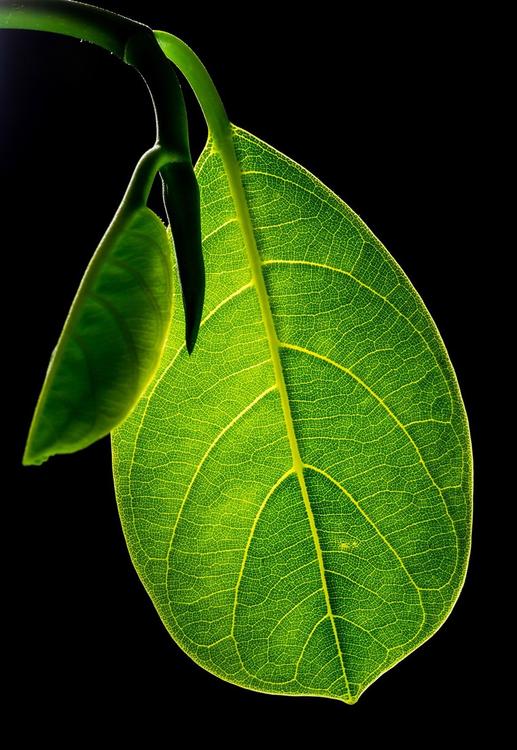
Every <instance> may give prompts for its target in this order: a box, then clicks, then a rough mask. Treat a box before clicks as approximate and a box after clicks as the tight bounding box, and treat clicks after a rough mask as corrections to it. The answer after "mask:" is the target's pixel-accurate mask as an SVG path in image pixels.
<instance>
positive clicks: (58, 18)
mask: <svg viewBox="0 0 517 750" xmlns="http://www.w3.org/2000/svg"><path fill="white" fill-rule="evenodd" d="M0 28H3V29H27V30H32V31H52V32H54V33H55V34H65V35H66V36H73V37H75V38H76V39H86V40H87V41H88V42H92V43H93V44H97V45H98V46H99V47H103V48H104V49H107V50H108V51H109V52H113V54H115V55H117V57H120V58H122V59H124V51H125V48H126V43H127V40H128V39H129V37H131V36H133V34H136V33H138V32H143V31H146V30H148V27H147V26H144V24H141V23H138V22H137V21H132V20H131V19H129V18H125V17H124V16H119V15H117V14H116V13H110V11H108V10H102V9H101V8H96V7H95V6H93V5H86V4H85V3H76V2H66V1H65V0H23V2H22V1H21V0H3V1H2V5H1V7H0Z"/></svg>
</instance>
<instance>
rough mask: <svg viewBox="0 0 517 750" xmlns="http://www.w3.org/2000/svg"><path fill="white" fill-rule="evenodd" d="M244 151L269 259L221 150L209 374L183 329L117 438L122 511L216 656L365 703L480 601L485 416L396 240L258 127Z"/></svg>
mask: <svg viewBox="0 0 517 750" xmlns="http://www.w3.org/2000/svg"><path fill="white" fill-rule="evenodd" d="M234 142H235V147H236V151H237V156H238V159H239V161H240V164H241V168H242V180H243V184H244V188H245V192H246V195H247V198H248V202H249V207H250V212H251V220H252V225H253V233H254V237H255V239H256V246H257V249H256V250H255V249H254V247H253V237H251V236H250V233H248V236H247V237H243V233H242V226H241V222H240V221H239V220H238V219H237V218H236V210H235V206H234V203H233V201H232V199H231V197H230V192H229V185H228V181H227V178H226V176H225V173H224V171H223V166H222V162H221V159H220V157H219V155H218V154H217V152H216V151H215V149H213V148H212V147H211V144H209V145H208V146H207V148H206V149H205V151H204V153H203V154H202V156H201V159H200V161H199V164H198V167H197V172H198V175H199V181H200V188H201V205H202V220H203V229H204V235H205V239H204V251H205V255H206V265H207V298H206V307H205V311H206V313H205V317H204V320H203V322H202V325H201V330H200V336H199V341H198V344H197V348H196V350H195V351H194V354H193V355H192V356H191V357H190V358H189V357H188V355H187V353H186V351H185V348H184V345H183V342H182V336H181V325H180V324H179V321H180V317H179V313H178V317H177V321H176V324H174V325H173V326H172V327H171V332H170V337H169V340H168V344H167V349H166V352H165V355H164V357H163V359H162V365H161V368H160V370H159V371H158V374H157V376H156V377H155V379H154V381H153V383H152V384H151V386H150V387H149V389H148V390H147V392H146V394H145V397H144V398H143V399H142V400H141V401H140V403H139V404H138V406H137V407H136V409H135V410H134V412H133V413H132V415H131V416H130V418H129V419H128V420H127V421H126V422H124V423H123V424H122V425H121V426H120V427H119V428H118V429H117V430H116V432H115V433H114V438H113V442H114V471H115V479H116V489H117V496H118V502H119V507H120V514H121V518H122V523H123V527H124V531H125V534H126V537H127V541H128V545H129V549H130V552H131V556H132V559H133V561H134V564H135V566H136V569H137V570H138V572H139V574H140V576H141V578H142V581H143V582H144V584H145V586H146V588H147V590H148V592H149V594H150V596H151V598H152V599H153V601H154V603H155V605H156V607H157V609H158V611H159V613H160V615H161V617H162V619H163V621H164V623H165V624H166V626H167V628H168V629H169V631H170V633H171V634H172V636H173V637H174V638H175V640H176V641H177V642H178V643H179V644H180V645H181V647H182V648H183V649H184V650H185V651H186V652H187V653H189V654H190V655H191V656H192V658H193V659H194V660H195V661H196V662H198V663H199V664H201V665H202V666H204V667H205V668H206V669H208V670H210V671H211V672H213V673H215V674H217V675H219V676H221V677H223V678H224V679H226V680H229V681H231V682H233V683H236V684H238V685H242V686H245V687H249V688H253V689H255V690H261V691H265V692H274V693H286V694H305V695H322V696H328V697H331V698H337V699H341V700H343V701H345V702H347V703H351V702H354V701H355V700H357V697H358V696H359V695H360V693H361V692H362V691H363V690H364V689H365V688H366V687H367V686H368V685H369V684H370V683H371V682H372V681H373V680H375V679H376V678H377V677H378V676H379V675H380V674H381V673H382V672H385V671H386V670H387V669H389V668H390V667H391V666H393V665H394V664H395V663H396V662H398V661H399V660H400V659H402V658H403V657H404V656H405V655H407V654H408V653H409V652H410V651H412V650H414V649H415V648H416V647H417V646H418V645H419V644H421V643H422V642H423V641H425V640H426V639H427V638H429V636H430V635H431V634H432V633H433V632H434V631H435V630H436V629H437V628H438V627H439V625H440V624H441V623H442V622H443V621H444V619H445V618H446V616H447V614H448V613H449V611H450V610H451V607H452V605H453V603H454V601H455V600H456V598H457V596H458V592H459V590H460V588H461V585H462V582H463V578H464V574H465V568H466V562H467V557H468V549H469V537H470V515H471V514H470V502H471V458H470V446H469V437H468V428H467V422H466V417H465V412H464V409H463V405H462V401H461V397H460V394H459V391H458V386H457V384H456V380H455V376H454V373H453V370H452V368H451V365H450V363H449V360H448V357H447V353H446V351H445V349H444V346H443V344H442V342H441V340H440V338H439V335H438V333H437V331H436V328H435V327H434V324H433V322H432V320H431V318H430V317H429V314H428V313H427V311H426V309H425V307H424V305H423V304H422V302H421V300H420V299H419V297H418V295H417V294H416V292H415V290H414V289H413V288H412V286H411V284H410V283H409V281H408V279H407V278H406V277H405V276H404V274H403V272H402V271H401V270H400V268H399V267H398V266H397V264H396V263H395V262H394V260H393V259H392V258H391V257H390V256H389V254H388V253H387V252H386V250H385V249H384V248H383V246H382V245H381V244H380V242H379V241H378V240H377V239H376V238H375V237H374V236H373V235H372V233H371V232H370V231H369V230H368V228H367V227H366V226H365V225H364V224H363V223H362V222H361V220H360V219H359V218H358V217H357V216H356V215H355V214H354V213H353V212H352V211H351V210H350V209H349V208H348V207H347V206H346V205H345V204H344V203H343V202H342V201H341V200H339V199H338V198H337V197H336V196H335V195H333V194H332V193H331V192H330V191H329V190H328V189H327V188H326V187H325V186H324V185H322V184H321V183H320V182H318V180H316V179H315V178H314V177H313V176H312V175H310V174H309V173H308V172H306V171H305V170H304V169H302V168H301V167H299V166H298V165H297V164H295V163H294V162H292V161H290V160H289V159H287V158H286V157H284V156H282V155H281V154H279V153H278V152H276V151H275V150H273V149H272V148H270V147H269V146H267V145H266V144H264V143H262V142H261V141H259V140H257V139H256V138H255V137H253V136H251V135H249V134H248V133H246V132H244V131H242V130H235V131H234ZM246 244H247V245H248V249H247V250H246V248H245V245H246ZM262 279H264V280H265V286H264V284H263V282H262ZM266 290H267V292H266Z"/></svg>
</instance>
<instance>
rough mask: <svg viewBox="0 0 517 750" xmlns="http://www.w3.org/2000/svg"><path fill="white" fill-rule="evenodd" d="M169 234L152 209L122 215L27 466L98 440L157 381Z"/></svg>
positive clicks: (88, 276) (80, 304)
mask: <svg viewBox="0 0 517 750" xmlns="http://www.w3.org/2000/svg"><path fill="white" fill-rule="evenodd" d="M172 284H173V262H172V248H171V244H170V240H169V238H168V236H167V231H166V229H165V227H164V225H163V223H162V222H161V220H160V219H159V218H158V216H156V214H155V213H153V211H151V210H150V209H149V208H147V207H142V208H138V209H136V210H135V211H132V212H131V213H130V214H129V216H126V217H124V218H122V217H119V218H118V219H115V221H114V222H113V224H112V225H111V227H110V229H109V230H108V231H107V232H106V234H105V236H104V238H103V239H102V241H101V243H100V245H99V247H98V248H97V251H96V252H95V255H94V256H93V258H92V260H91V262H90V264H89V266H88V268H87V270H86V273H85V275H84V278H83V280H82V282H81V285H80V287H79V290H78V292H77V294H76V297H75V299H74V301H73V304H72V307H71V308H70V312H69V314H68V318H67V320H66V322H65V326H64V328H63V331H62V333H61V336H60V339H59V341H58V344H57V347H56V349H55V351H54V353H53V355H52V357H51V360H50V365H49V368H48V371H47V375H46V379H45V382H44V384H43V388H42V391H41V394H40V397H39V400H38V404H37V406H36V411H35V413H34V417H33V420H32V424H31V428H30V432H29V438H28V441H27V446H26V449H25V455H24V458H23V463H24V464H26V465H28V464H41V463H43V462H44V461H45V460H46V459H47V458H49V457H50V456H53V455H56V454H58V453H72V452H74V451H77V450H80V449H81V448H85V447H86V446H88V445H91V444H92V443H94V442H95V441H96V440H98V439H99V438H101V437H103V436H105V435H107V434H108V433H109V432H110V431H111V430H112V429H113V428H114V427H115V426H116V425H118V424H120V422H122V421H123V420H124V419H125V418H126V417H127V415H128V414H129V412H130V411H131V410H132V408H133V406H134V405H135V403H136V402H137V401H138V399H139V397H140V396H141V395H142V392H143V391H144V389H145V388H146V386H147V384H148V382H149V380H150V379H151V378H152V376H153V374H154V372H155V370H156V368H157V366H158V363H159V361H160V357H161V354H162V349H163V346H164V342H165V340H166V337H167V332H168V329H169V323H170V320H171V317H172V300H173V295H172Z"/></svg>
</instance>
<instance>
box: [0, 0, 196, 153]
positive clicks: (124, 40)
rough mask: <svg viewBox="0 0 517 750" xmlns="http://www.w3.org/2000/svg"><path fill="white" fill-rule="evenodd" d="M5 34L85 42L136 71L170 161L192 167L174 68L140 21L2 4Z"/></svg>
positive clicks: (98, 11)
mask: <svg viewBox="0 0 517 750" xmlns="http://www.w3.org/2000/svg"><path fill="white" fill-rule="evenodd" d="M0 28H4V29H28V30H33V31H50V32H54V33H56V34H64V35H66V36H71V37H75V38H76V39H85V40H87V41H88V42H92V43H93V44H97V45H98V46H100V47H102V48H103V49H106V50H108V51H109V52H112V53H113V54H115V55H117V57H120V58H121V59H122V60H124V62H126V63H128V64H129V65H133V66H134V67H135V68H136V69H137V70H138V72H139V73H140V74H141V75H142V77H143V78H144V80H145V82H146V84H147V87H148V89H149V93H150V94H151V99H152V101H153V106H154V111H155V116H156V132H157V135H156V140H157V143H159V144H160V145H161V146H162V148H163V149H164V150H166V151H168V152H169V154H170V156H171V161H187V162H190V148H189V142H188V128H187V115H186V111H185V103H184V101H183V94H182V92H181V89H180V86H179V83H178V81H177V78H176V74H175V72H174V69H173V66H172V65H171V64H170V63H169V61H168V60H167V59H166V57H165V55H164V54H163V52H161V50H160V48H159V46H158V44H157V43H156V39H155V38H154V34H153V32H152V30H151V29H150V28H149V27H148V26H145V25H144V24H142V23H139V22H138V21H133V20H131V19H129V18H125V17H124V16H119V15H117V14H116V13H111V12H110V11H107V10H103V9H102V8H97V7H95V6H94V5H86V4H85V3H80V2H74V1H73V0H2V5H1V6H0Z"/></svg>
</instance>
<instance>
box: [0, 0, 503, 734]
mask: <svg viewBox="0 0 517 750" xmlns="http://www.w3.org/2000/svg"><path fill="white" fill-rule="evenodd" d="M104 5H105V7H109V9H111V10H117V11H119V12H122V13H125V14H127V15H133V17H135V18H137V19H138V20H141V21H143V22H145V23H148V24H149V25H150V26H152V27H154V28H163V29H165V30H169V31H172V32H173V33H175V34H177V35H178V36H180V37H181V38H183V39H184V40H185V41H186V42H188V43H189V44H190V45H191V46H193V48H194V49H195V50H196V51H198V53H199V54H200V56H201V57H202V59H203V60H204V62H205V64H206V66H207V68H208V69H209V71H210V72H211V74H212V76H213V78H214V80H215V82H216V84H217V85H218V87H219V89H220V92H221V95H222V98H223V101H224V102H225V103H226V106H227V109H228V112H229V115H230V118H231V119H232V120H233V121H234V122H235V123H236V124H238V125H240V126H242V127H244V128H246V129H248V130H250V131H252V132H254V133H255V134H256V135H258V136H260V137H261V138H263V139H264V140H266V141H268V142H269V143H271V144H272V145H273V146H275V147H277V148H278V149H280V150H281V151H283V152H285V153H286V154H288V155H289V156H291V157H292V158H294V159H295V160H297V161H299V162H300V163H302V164H303V165H304V166H305V167H307V168H308V169H310V170H311V171H312V172H314V173H315V174H316V175H317V176H318V177H319V178H321V179H322V180H323V181H324V182H325V183H326V184H327V185H329V187H331V188H332V189H333V190H334V191H335V192H337V193H338V194H339V195H340V196H341V197H342V198H343V199H344V200H346V201H347V203H349V204H350V205H351V207H352V208H353V209H354V210H355V211H356V212H357V213H358V214H359V215H360V216H361V217H362V218H363V219H364V220H365V221H366V223H367V224H368V225H369V226H370V228H371V229H372V230H373V231H374V232H375V233H376V234H377V236H378V237H379V238H380V239H381V240H382V241H383V242H384V244H385V245H386V246H387V247H388V248H389V250H390V252H391V253H392V254H393V255H394V256H395V258H396V259H397V260H398V261H399V263H400V264H401V265H402V267H403V268H404V270H405V271H406V273H407V274H408V275H409V277H410V279H411V280H412V281H413V283H414V285H415V286H416V288H417V290H418V291H419V292H420V294H421V295H422V297H423V299H424V300H425V302H426V305H427V306H428V308H429V310H430V312H431V314H432V315H433V317H434V319H435V321H436V323H437V325H438V327H439V329H440V331H441V334H442V336H443V338H444V340H445V343H446V346H447V348H448V350H449V353H450V356H451V359H452V361H453V364H454V366H455V369H456V372H457V374H458V378H459V380H460V384H461V388H462V392H463V396H464V400H465V403H466V407H467V411H468V414H469V418H470V421H471V426H472V433H473V440H474V451H475V459H476V518H475V521H476V523H475V533H474V547H473V554H472V559H471V565H470V573H469V576H468V578H467V582H466V585H465V587H464V591H463V593H462V595H461V597H460V599H459V601H458V604H457V605H456V607H455V609H454V611H453V613H452V614H451V616H450V618H449V619H448V621H447V622H446V624H445V625H444V627H443V628H442V629H441V630H440V631H439V632H438V633H437V634H436V635H435V636H434V637H433V638H432V639H431V640H430V641H429V642H428V643H426V644H425V645H424V646H422V647H421V648H420V649H418V650H417V651H416V652H415V653H414V654H412V655H411V656H410V657H408V658H407V659H406V660H404V661H403V662H402V663H401V664H399V665H398V666H397V667H396V668H395V669H393V670H392V671H390V672H389V673H388V674H386V675H384V676H383V677H382V678H380V679H379V680H378V681H377V682H376V683H375V684H374V685H373V686H372V687H370V688H369V689H368V691H367V692H366V693H365V694H364V696H363V697H362V698H361V700H360V701H359V703H358V704H357V705H356V706H353V707H347V706H344V705H342V704H340V703H338V702H334V701H327V700H321V699H305V698H286V697H277V696H268V695H262V694H257V693H254V692H250V691H246V690H243V689H241V688H237V687H234V686H232V685H229V684H227V683H224V682H222V681H220V680H218V679H217V678H215V677H213V676H212V675H210V674H208V673H206V672H204V671H203V670H201V669H200V668H199V667H197V666H196V665H195V664H193V663H192V662H191V661H190V660H189V658H188V657H186V656H185V655H184V654H183V653H182V652H181V651H180V650H179V649H178V648H177V647H176V645H175V644H174V643H173V642H172V641H171V639H170V638H169V636H168V634H167V633H166V631H165V629H164V627H163V625H162V624H161V622H160V620H159V618H158V616H157V614H156V613H155V611H154V608H153V606H152V604H151V602H150V601H149V599H148V597H147V595H146V593H145V591H144V589H143V588H142V586H141V584H140V583H139V581H138V579H137V576H136V573H135V572H134V570H133V568H132V566H131V563H130V561H129V557H128V554H127V550H126V547H125V543H124V539H123V536H122V532H121V529H120V525H119V521H118V517H117V513H116V507H115V500H114V493H113V488H112V480H111V466H110V451H109V442H108V441H107V440H105V441H102V442H101V443H100V444H98V445H96V446H93V447H92V448H90V449H88V450H86V451H83V452H82V453H79V454H77V455H74V456H70V457H58V458H55V459H52V460H50V461H49V462H48V463H47V464H46V465H44V466H43V467H41V468H35V469H33V468H29V469H23V468H21V466H20V460H21V455H22V452H23V445H24V440H25V436H26V432H27V428H28V425H29V422H30V418H31V414H32V409H33V407H34V402H35V399H36V397H37V394H38V391H39V387H40V385H41V382H42V379H43V376H44V372H45V368H46V365H47V361H48V357H49V354H50V352H51V350H52V348H53V346H54V344H55V342H56V339H57V337H58V335H59V331H60V329H61V326H62V322H63V320H64V316H65V314H66V311H67V309H68V306H69V303H70V301H71V299H72V296H73V294H74V292H75V289H76V287H77V284H78V282H79V280H80V278H81V275H82V273H83V270H84V267H85V265H86V263H87V261H88V260H89V257H90V255H91V253H92V251H93V249H94V248H95V246H96V244H97V242H98V240H99V238H100V237H101V235H102V233H103V232H104V229H105V228H106V226H107V224H108V223H109V220H110V218H111V216H112V214H113V212H114V210H115V208H116V207H117V204H118V202H119V200H120V197H121V195H122V193H123V190H124V188H125V185H126V184H127V181H128V179H129V176H130V174H131V171H132V169H133V167H134V164H135V163H136V160H137V159H138V157H139V155H140V154H141V153H142V152H143V151H144V150H145V149H146V148H147V147H148V146H149V145H150V144H151V143H152V142H153V137H154V125H153V117H152V112H151V107H150V103H149V101H148V98H147V92H146V90H145V86H144V85H143V83H142V82H141V80H140V79H139V77H138V75H137V74H136V73H135V72H134V71H133V70H132V69H130V68H129V67H127V66H124V65H123V64H122V63H121V62H120V61H118V60H117V59H116V58H114V57H112V56H111V57H110V55H109V54H108V53H106V52H104V51H103V50H100V49H97V48H95V47H93V46H92V45H89V44H86V43H79V42H78V41H76V40H71V39H67V38H64V37H57V36H53V35H46V34H38V33H34V32H6V31H4V32H0V66H1V84H0V85H1V88H0V170H1V174H2V184H3V186H4V187H5V188H7V190H6V195H4V199H3V204H2V234H3V237H4V240H3V241H2V245H3V247H2V254H3V260H4V263H6V264H7V269H6V272H5V275H4V279H3V287H4V294H5V293H6V292H8V293H12V294H13V295H14V302H13V303H7V304H6V310H7V312H6V313H4V315H5V320H6V323H5V325H4V342H5V343H4V347H5V351H6V354H7V355H8V358H9V368H8V369H9V380H8V384H7V388H6V389H4V394H5V399H6V409H5V415H4V416H5V420H6V421H5V423H4V436H5V438H6V440H7V445H6V450H5V456H6V458H5V460H6V461H7V464H8V465H7V468H8V469H9V470H10V471H11V470H12V471H13V473H14V484H13V485H12V490H10V491H8V492H7V496H6V503H7V505H8V506H9V509H10V510H11V511H14V515H15V521H14V522H13V525H12V526H11V525H9V527H8V529H7V535H8V537H12V538H11V539H10V541H12V542H14V547H15V550H16V552H15V553H14V555H13V556H12V557H11V556H9V560H8V563H7V567H6V576H5V579H6V585H7V586H12V598H11V599H10V601H11V603H12V604H11V607H10V610H9V611H10V612H11V616H12V620H13V622H14V625H15V631H17V634H18V635H21V636H22V637H21V639H17V641H16V642H14V641H13V643H12V646H11V645H10V647H12V649H13V650H14V655H15V659H16V663H17V669H16V675H15V678H13V680H14V681H13V690H12V692H13V694H14V696H15V698H16V699H18V700H19V701H20V703H21V704H22V705H23V706H25V707H26V710H27V711H28V712H29V714H30V715H31V716H33V717H35V716H37V717H38V718H37V720H38V722H39V726H40V728H41V729H42V731H50V732H51V733H59V732H60V731H63V729H62V727H63V723H62V718H63V716H65V715H66V717H67V721H68V722H71V726H72V727H76V728H83V729H84V730H85V731H86V729H87V728H88V727H90V728H94V729H95V728H96V727H97V726H100V724H101V722H102V721H106V720H107V722H108V724H107V726H108V727H109V728H111V729H113V730H118V729H121V728H122V727H126V728H127V727H128V726H129V727H130V729H134V730H135V731H136V729H137V728H143V729H145V731H147V732H149V737H150V736H151V735H152V734H153V733H154V732H156V731H165V732H166V733H168V732H169V731H170V735H171V741H172V737H173V736H174V735H176V734H177V732H178V731H186V732H190V733H191V737H193V738H194V739H195V738H196V737H198V736H201V734H203V733H204V732H206V731H207V730H208V731H210V733H211V737H212V739H213V740H214V741H215V740H218V739H222V738H228V737H229V736H230V734H231V733H232V732H236V727H237V726H240V727H241V728H243V729H241V730H240V733H238V734H235V739H234V741H235V742H242V743H244V742H246V741H247V740H248V739H249V738H250V737H253V738H255V739H257V740H259V741H260V740H264V741H267V739H268V736H270V737H271V739H273V738H274V737H278V734H277V730H274V731H273V726H280V727H282V728H283V731H285V732H286V736H289V737H291V738H292V739H293V740H294V739H296V734H297V733H299V736H300V737H303V736H304V732H305V731H306V730H307V731H308V730H309V729H315V728H317V727H318V728H320V729H321V731H322V735H321V738H322V739H324V738H329V737H336V738H337V739H338V740H339V741H343V742H346V741H347V740H349V739H350V738H351V735H350V732H361V733H363V735H362V736H363V737H365V736H368V735H365V734H364V733H365V732H367V733H370V735H369V736H373V734H372V733H373V732H376V731H380V730H382V731H383V732H385V738H386V739H390V738H391V739H392V740H394V741H396V740H398V739H401V738H402V737H403V736H404V734H405V733H406V727H407V726H408V724H407V721H408V717H411V719H412V720H413V721H417V722H418V723H421V724H422V730H423V732H424V734H425V737H426V738H428V739H432V737H433V736H434V735H436V737H439V736H440V735H441V733H442V731H443V729H444V727H446V726H447V724H448V722H449V721H453V722H454V726H455V727H456V728H458V729H459V730H460V731H462V729H461V728H462V727H463V726H464V722H467V721H468V722H470V721H471V720H472V717H473V716H476V717H477V720H481V719H482V718H483V717H484V716H486V715H487V713H486V712H487V710H488V709H487V705H488V704H487V701H486V690H487V684H488V687H489V689H491V683H490V679H491V678H490V670H491V663H490V658H488V659H487V656H486V652H485V655H484V656H483V657H482V656H481V653H480V645H481V644H482V643H483V642H486V633H487V628H488V627H489V622H488V613H487V609H486V601H487V598H488V581H487V580H486V578H485V576H484V569H485V566H484V561H483V550H484V549H486V543H487V537H488V533H489V532H488V531H487V530H486V521H487V516H488V512H487V510H486V508H487V503H488V501H489V497H488V479H487V474H488V470H487V464H486V455H487V448H488V442H489V437H488V436H487V434H486V430H485V426H486V424H487V419H486V414H485V412H484V406H483V401H482V398H481V396H482V390H483V383H482V378H481V376H480V362H479V349H478V342H479V335H480V330H481V328H482V319H483V314H484V309H483V308H484V305H485V299H484V294H483V293H482V288H483V285H482V282H483V271H482V269H481V268H480V267H479V265H478V261H477V260H476V258H477V250H476V243H477V242H479V233H478V231H477V228H478V227H479V222H480V213H479V212H480V204H479V193H478V190H479V187H480V186H479V182H478V180H479V178H478V171H477V170H478V167H479V156H478V157H477V161H476V160H473V159H472V128H473V123H475V122H476V120H477V117H478V110H479V106H480V105H479V85H480V80H481V76H480V71H481V70H482V68H483V64H484V63H483V60H482V57H480V56H479V53H478V51H477V50H474V42H471V41H469V34H468V33H466V31H465V27H464V19H451V18H445V17H443V16H441V15H436V16H432V15H431V14H426V15H425V16H423V17H422V18H411V17H408V16H407V14H406V15H405V16H404V17H402V16H401V17H398V16H397V14H396V12H394V10H393V8H390V10H389V12H385V13H382V12H381V13H380V12H379V9H378V8H377V7H376V6H374V5H371V6H370V5H369V4H364V5H363V6H362V11H361V12H358V11H357V10H354V12H352V11H351V10H350V9H347V8H346V6H345V10H346V13H345V18H344V20H339V18H338V17H337V16H336V15H335V13H334V12H333V11H332V10H331V9H330V6H327V5H326V4H325V3H318V4H317V5H316V6H314V7H313V8H312V9H311V10H310V12H309V11H306V12H301V11H297V12H296V13H294V12H293V13H292V14H291V15H287V16H286V17H277V15H276V14H275V9H274V7H273V8H271V7H266V6H256V7H253V8H251V7H249V6H239V7H237V8H232V7H231V6H230V7H229V6H225V8H224V9H223V8H219V9H215V8H214V9H213V10H212V12H208V13H203V12H202V10H201V8H200V7H199V6H198V5H197V4H195V3H190V4H189V7H187V8H183V9H179V8H173V9H169V5H168V4H164V5H163V6H162V3H160V2H151V1H148V2H145V3H135V4H134V5H132V4H131V3H130V2H111V3H109V4H108V2H106V3H105V4H104ZM390 5H391V4H390ZM224 14H226V16H225V15H224ZM408 24H409V30H410V31H411V32H412V33H408ZM467 31H468V30H467ZM467 61H468V62H467ZM187 94H188V92H187ZM187 99H188V104H189V112H190V121H191V127H192V147H193V151H194V152H195V153H196V154H197V153H199V151H200V149H201V148H202V145H203V141H204V137H205V130H204V124H203V120H202V117H201V115H200V114H199V111H198V110H197V107H196V104H195V102H194V100H193V98H192V97H191V96H190V95H187ZM474 196H476V198H475V199H474ZM154 197H155V200H156V203H155V208H156V210H157V211H160V210H161V208H160V204H159V194H158V193H156V195H155V196H154ZM193 712H194V716H195V720H194V722H193V721H192V716H193ZM236 720H238V721H237V723H236ZM192 732H193V733H194V734H193V735H192ZM336 732H337V734H335V733H336ZM230 744H232V742H231V741H230Z"/></svg>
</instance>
